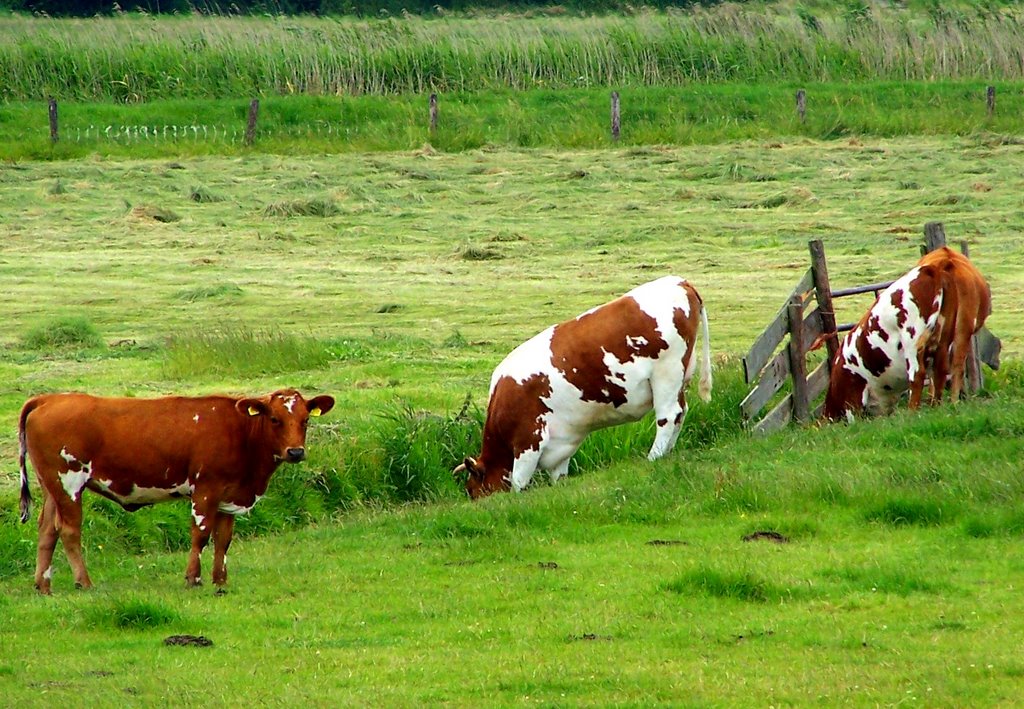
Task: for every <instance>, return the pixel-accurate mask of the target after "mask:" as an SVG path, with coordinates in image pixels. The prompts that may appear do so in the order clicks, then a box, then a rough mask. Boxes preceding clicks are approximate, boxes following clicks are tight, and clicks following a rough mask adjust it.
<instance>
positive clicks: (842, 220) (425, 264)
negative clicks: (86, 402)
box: [0, 2, 1024, 707]
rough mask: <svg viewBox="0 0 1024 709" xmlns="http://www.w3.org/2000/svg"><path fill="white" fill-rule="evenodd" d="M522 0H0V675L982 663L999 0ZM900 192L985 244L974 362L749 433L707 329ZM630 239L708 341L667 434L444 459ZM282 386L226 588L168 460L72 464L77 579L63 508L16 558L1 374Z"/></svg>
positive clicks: (1003, 74)
mask: <svg viewBox="0 0 1024 709" xmlns="http://www.w3.org/2000/svg"><path fill="white" fill-rule="evenodd" d="M552 12H553V11H552ZM543 15H544V13H539V14H534V15H532V16H526V15H515V16H513V15H507V16H506V15H500V16H483V15H481V16H477V15H473V16H469V17H459V18H455V17H448V16H436V17H429V18H428V17H404V18H378V19H368V20H354V19H350V18H327V19H324V18H316V19H314V18H299V19H296V18H256V17H248V18H209V17H199V16H195V17H173V18H159V19H157V18H152V17H146V16H118V17H112V18H94V19H90V20H82V21H79V20H73V21H57V20H52V19H50V18H43V17H23V16H15V15H7V16H3V17H0V67H4V70H5V72H6V73H5V74H4V77H5V80H4V82H0V83H2V85H0V207H2V209H3V219H0V243H2V244H3V248H2V249H0V283H2V284H3V289H2V290H3V301H4V307H3V321H2V326H0V420H2V421H6V422H8V425H4V426H0V649H2V652H0V698H2V702H0V703H3V704H10V705H18V706H42V705H44V704H46V705H49V704H53V703H54V702H57V703H64V704H66V705H68V706H79V705H86V704H88V705H97V706H107V705H118V706H120V705H142V706H152V705H160V704H175V705H177V704H185V703H190V704H191V703H194V704H212V705H219V704H248V705H256V706H262V705H286V706H289V705H298V704H307V705H313V706H334V705H337V706H350V705H372V706H380V705H385V706H413V705H451V706H466V707H477V706H491V705H494V706H499V705H500V706H505V705H523V706H526V705H543V706H694V707H736V706H765V705H773V706H783V705H811V704H814V705H826V706H833V705H853V706H877V705H881V704H884V705H897V704H899V705H910V706H927V707H964V706H1008V705H1014V704H1016V703H1019V701H1020V700H1019V698H1020V696H1022V692H1024V661H1022V660H1021V657H1020V653H1019V651H1018V650H1017V645H1018V638H1019V637H1020V635H1021V632H1022V630H1024V627H1022V621H1021V620H1020V619H1021V618H1022V617H1024V613H1022V610H1024V607H1022V603H1021V600H1020V588H1021V586H1022V585H1024V564H1022V562H1021V561H1020V554H1019V553H1018V552H1019V546H1020V541H1021V537H1022V534H1024V504H1022V499H1024V478H1022V476H1021V469H1020V467H1021V459H1022V456H1021V440H1022V436H1024V364H1022V356H1024V338H1022V336H1021V334H1020V333H1021V331H1022V325H1024V269H1022V268H1021V264H1022V263H1024V236H1022V234H1024V210H1022V209H1021V207H1022V197H1021V195H1022V194H1024V174H1022V172H1021V169H1020V165H1021V164H1024V139H1022V138H1021V135H1024V124H1022V122H1021V116H1022V115H1024V112H1022V110H1021V109H1022V108H1024V106H1022V98H1021V97H1022V95H1024V92H1022V90H1021V88H1022V86H1024V84H1022V81H1024V77H1022V76H1021V73H1020V72H1021V64H1020V62H1019V61H1018V59H1019V47H1020V46H1021V23H1020V17H1021V16H1020V10H1019V8H1017V7H1016V6H1013V5H1002V4H999V3H985V2H977V3H971V4H966V3H965V4H962V5H956V6H955V7H953V6H950V5H949V4H946V3H943V4H942V7H941V8H940V7H939V6H938V5H937V4H925V3H919V2H911V3H908V4H906V5H905V6H900V7H898V8H897V7H894V6H889V5H885V4H874V3H872V4H866V3H847V4H844V5H843V6H842V7H838V6H835V5H833V4H830V3H818V2H808V3H802V4H801V5H800V6H796V5H792V4H764V5H760V4H759V5H757V6H756V7H755V6H754V5H745V6H740V5H736V4H730V3H725V4H722V5H720V6H715V7H712V8H708V9H697V10H693V11H687V12H683V11H669V12H664V13H655V12H648V11H638V12H635V13H632V14H628V15H616V16H612V15H608V16H592V17H585V16H572V15H571V14H560V15H558V16H543ZM548 15H550V13H548ZM496 20H500V21H496ZM5 40H8V41H5ZM988 85H994V86H996V89H997V108H996V111H995V114H994V115H992V116H989V115H988V114H987V113H986V109H985V103H984V95H985V87H986V86H988ZM798 88H805V89H807V92H808V93H807V116H806V120H805V121H803V122H801V121H800V120H799V119H798V118H797V116H796V115H795V111H794V106H793V101H794V92H795V91H796V89H798ZM611 90H618V91H620V94H621V98H622V119H623V120H622V136H621V139H620V141H619V142H618V143H613V142H612V140H611V138H610V137H609V135H608V126H609V112H608V111H609V108H608V106H609V104H608V100H609V92H610V91H611ZM432 91H436V92H439V93H440V94H441V98H440V120H439V124H438V129H437V131H436V132H435V133H433V134H432V133H431V132H430V131H429V128H428V125H427V104H426V101H427V98H426V96H427V93H429V92H432ZM51 94H52V95H54V96H56V97H57V98H58V100H59V101H60V121H61V123H60V125H61V136H60V140H59V142H57V143H56V144H55V145H51V144H50V141H49V134H48V130H47V125H46V103H45V100H46V97H47V96H48V95H51ZM256 96H258V97H260V98H261V100H262V106H261V114H260V123H259V131H258V133H257V137H256V143H255V145H254V146H251V147H247V146H243V145H242V142H241V141H242V138H241V133H242V130H243V128H244V121H245V116H246V112H247V110H248V102H249V99H251V98H253V97H256ZM930 221H941V222H943V223H944V225H945V229H946V234H947V236H948V238H949V240H950V242H951V244H953V245H956V244H958V243H959V242H961V241H963V242H966V243H967V244H968V245H969V246H970V253H971V256H972V259H973V260H974V261H975V263H976V264H977V265H978V266H979V268H980V269H981V271H982V272H983V273H984V274H985V275H986V277H987V278H988V280H989V282H990V284H991V286H992V291H993V301H994V312H993V314H992V316H991V318H990V319H989V321H988V323H987V324H988V327H989V329H990V330H991V331H992V332H993V333H995V334H996V335H997V336H999V337H1000V338H1001V339H1002V342H1003V352H1002V361H1003V367H1002V369H1001V370H1000V371H999V372H997V373H993V372H990V371H987V370H986V372H985V374H986V385H985V388H984V389H983V391H982V392H981V393H980V395H979V396H977V397H975V398H973V399H971V400H970V401H966V402H963V403H961V404H960V405H959V406H957V407H955V408H954V407H952V406H949V405H947V406H944V407H942V408H938V409H932V408H926V409H924V410H922V411H920V412H913V413H912V412H907V411H905V410H901V411H899V412H897V413H896V415H894V416H892V417H890V418H887V419H884V420H859V421H856V422H855V423H852V424H849V425H846V424H843V425H833V426H821V425H818V424H814V425H809V426H806V427H802V428H792V429H789V430H786V431H783V432H781V433H778V434H776V435H772V436H769V437H765V438H754V437H751V436H749V435H748V434H747V433H746V432H745V431H744V430H743V423H742V421H741V420H740V415H739V402H740V401H741V400H742V399H743V397H744V396H745V394H746V386H745V384H744V383H743V381H742V374H741V366H740V361H739V359H740V357H742V355H743V354H744V353H745V352H746V350H747V348H748V347H749V346H750V344H751V343H752V342H753V340H754V338H755V337H756V336H757V335H758V333H759V332H760V331H761V329H762V328H763V327H764V326H765V325H766V324H767V323H768V322H769V321H770V320H771V319H772V318H773V317H774V315H775V314H776V313H777V311H778V310H779V308H780V307H781V306H782V305H783V302H784V299H785V298H786V296H787V295H788V294H789V293H790V291H791V290H792V288H793V287H794V285H795V284H796V282H797V281H798V280H799V278H800V277H801V276H802V274H803V273H804V271H805V270H806V269H807V267H808V264H809V257H808V250H807V243H808V241H809V240H811V239H821V240H822V241H823V242H824V245H825V250H826V254H827V257H828V267H829V272H830V276H831V280H832V284H833V287H834V288H838V287H845V286H852V285H859V284H865V283H873V282H878V281H883V280H888V279H891V278H894V277H897V276H898V275H901V274H902V273H904V272H905V271H906V270H907V269H908V268H910V266H911V265H912V264H913V263H914V262H915V261H916V260H917V258H918V256H919V243H920V242H921V240H922V232H923V225H924V224H925V223H926V222H930ZM669 273H674V274H678V275H681V276H684V277H686V278H688V279H690V280H691V281H693V283H694V284H695V285H696V287H697V288H698V290H699V291H700V293H701V294H702V296H703V298H704V300H705V303H706V305H707V308H708V312H709V316H710V324H711V349H712V352H713V357H714V363H715V388H714V392H713V397H714V398H713V400H712V402H711V403H710V404H703V403H702V402H700V401H699V399H698V398H697V397H695V396H694V397H691V401H690V403H691V408H690V412H689V415H688V417H687V420H686V424H685V426H684V431H683V434H682V436H681V438H680V441H679V444H678V446H677V448H676V450H675V451H674V452H673V453H672V454H671V455H669V456H667V457H666V458H665V459H663V460H661V461H658V462H656V463H648V462H647V461H646V460H645V457H644V456H645V454H646V452H647V449H648V448H649V446H650V444H651V441H652V439H653V436H654V432H653V427H654V426H653V422H652V421H651V420H650V417H648V418H647V419H645V420H643V421H641V422H639V423H637V424H635V425H632V426H624V427H619V428H615V429H610V430H607V431H602V432H599V433H598V434H595V435H593V436H592V437H591V438H590V439H588V440H587V442H586V443H585V444H584V446H583V448H582V449H581V450H580V451H579V453H578V454H577V456H576V458H575V459H574V465H573V468H572V470H571V475H570V477H569V478H568V479H567V480H566V481H563V483H562V484H559V485H557V486H553V485H550V484H549V483H548V482H547V481H546V480H545V479H543V476H539V477H540V479H538V480H536V481H535V484H534V486H533V487H532V489H530V490H529V491H527V492H526V493H524V494H522V495H496V496H493V497H491V498H488V499H486V500H484V501H482V502H480V503H475V504H473V503H470V502H468V501H467V500H466V499H465V496H464V494H463V492H462V491H461V489H460V487H459V486H458V484H457V483H456V482H455V481H454V480H453V479H452V477H451V474H450V470H451V469H452V467H453V466H454V465H455V464H457V463H458V462H459V461H460V460H461V458H462V456H463V455H465V454H475V453H477V452H478V451H479V446H480V433H481V426H482V423H483V415H484V414H483V411H484V407H485V406H486V396H487V386H488V381H489V377H490V373H491V371H492V369H493V367H494V366H495V365H496V364H497V363H498V362H499V361H500V360H501V358H502V357H504V355H505V354H506V353H507V352H508V351H510V350H511V349H512V348H513V347H514V346H515V345H517V344H518V343H519V342H521V341H523V340H524V339H526V338H528V337H530V336H532V335H533V334H535V333H536V332H537V331H539V330H541V329H542V328H544V327H546V326H547V325H550V324H552V323H554V322H558V321H561V320H564V319H566V318H568V317H571V316H573V315H576V314H578V313H579V312H581V311H583V310H585V309H587V308H590V307H592V306H594V305H597V304H599V303H602V302H605V301H607V300H610V299H612V298H614V297H616V296H618V295H619V294H621V293H623V292H624V291H626V290H628V289H630V288H632V287H633V286H635V285H637V284H639V283H641V282H644V281H647V280H651V279H654V278H657V277H660V276H662V275H665V274H669ZM869 303H870V296H863V297H858V298H848V299H843V300H841V301H838V302H837V319H838V320H839V321H841V322H843V321H846V322H849V321H852V320H855V319H856V318H857V317H858V316H859V315H860V314H861V312H863V310H864V309H865V308H866V307H867V306H868V305H869ZM819 356H820V355H819ZM284 386H294V387H297V388H300V389H301V390H302V391H303V393H305V394H307V395H312V394H318V393H330V394H332V395H333V396H335V397H336V398H337V401H338V404H337V406H336V407H335V409H334V410H332V411H331V412H330V413H329V414H328V415H327V416H326V417H324V418H322V419H317V420H315V421H314V422H313V424H312V425H311V428H310V433H309V439H308V449H309V457H308V459H307V461H306V462H305V463H303V464H301V465H297V466H289V467H286V468H282V469H281V470H279V472H278V473H277V474H276V475H275V477H274V479H273V481H272V482H271V486H270V489H269V492H268V494H267V496H266V497H265V499H263V500H262V501H261V503H260V504H259V505H258V506H257V507H256V508H255V509H254V510H253V512H252V513H251V514H250V515H248V516H245V517H240V518H239V519H238V521H237V524H236V536H235V543H234V545H233V546H232V551H231V580H230V584H229V587H228V592H227V593H226V594H224V595H217V594H215V593H214V592H213V591H212V589H211V588H210V587H209V586H207V587H205V588H201V589H194V590H191V591H186V590H185V589H184V584H183V580H182V578H183V573H184V566H185V563H186V556H187V548H188V545H189V520H190V517H189V511H188V506H187V505H183V504H178V505H172V504H168V505H161V506H158V507H155V508H149V509H143V510H140V511H138V512H135V513H131V514H129V513H126V512H124V511H123V510H121V509H120V508H118V507H116V506H115V505H113V504H111V503H109V502H107V501H106V500H103V499H102V498H99V497H98V496H96V495H87V496H86V498H85V507H86V512H85V524H84V529H83V542H84V548H85V556H86V560H87V563H88V565H89V569H90V572H91V575H92V578H93V580H94V582H95V583H96V588H95V589H94V590H93V591H91V592H87V593H83V592H77V591H75V590H74V589H73V588H72V583H71V575H70V571H69V569H68V565H67V562H66V560H65V557H64V555H63V551H62V550H61V549H58V551H57V554H56V555H55V557H54V595H53V596H52V597H49V598H43V597H40V596H38V595H37V594H36V592H35V591H34V590H33V589H32V573H33V570H34V564H35V540H36V530H35V525H34V524H31V523H29V524H27V525H21V524H18V521H17V518H18V515H17V493H18V478H17V473H16V469H17V460H16V459H17V441H16V423H15V422H16V421H17V414H18V411H19V409H20V407H21V405H22V403H23V402H24V401H25V400H26V399H27V398H28V397H30V396H32V395H34V394H37V393H41V392H48V391H63V390H81V391H89V392H92V393H97V394H106V395H125V396H138V397H145V396H159V395H164V394H171V393H180V394H195V395H200V394H207V393H214V392H226V393H235V394H253V395H256V394H262V393H266V392H269V391H272V390H274V389H277V388H280V387H284ZM32 490H33V495H34V497H35V501H36V505H37V507H36V511H38V503H39V491H38V486H37V485H36V483H35V482H34V481H33V483H32ZM203 561H204V564H205V567H206V568H205V571H206V575H205V578H206V580H207V583H209V570H210V565H211V562H212V559H211V557H210V555H209V554H207V555H206V556H205V557H204V560H203ZM181 635H189V636H202V637H203V638H205V639H206V640H207V641H208V642H210V643H212V646H200V647H181V646H177V645H169V644H166V643H165V639H167V638H169V637H171V636H181Z"/></svg>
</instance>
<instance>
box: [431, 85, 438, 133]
mask: <svg viewBox="0 0 1024 709" xmlns="http://www.w3.org/2000/svg"><path fill="white" fill-rule="evenodd" d="M435 133H437V94H430V135H431V136H433V135H434V134H435Z"/></svg>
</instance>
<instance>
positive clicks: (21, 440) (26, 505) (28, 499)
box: [18, 399, 38, 524]
mask: <svg viewBox="0 0 1024 709" xmlns="http://www.w3.org/2000/svg"><path fill="white" fill-rule="evenodd" d="M37 405H38V403H37V400H36V399H29V400H28V401H27V402H26V403H25V405H24V406H23V407H22V408H21V417H20V418H19V419H18V467H19V469H20V471H21V523H22V524H24V523H25V522H28V517H29V513H30V512H31V510H32V493H31V492H30V491H29V489H28V469H27V468H26V467H25V457H26V454H27V453H28V438H27V436H26V434H25V422H26V421H27V420H28V415H29V414H30V413H32V411H33V409H35V408H36V406H37Z"/></svg>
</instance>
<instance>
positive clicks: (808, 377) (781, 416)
mask: <svg viewBox="0 0 1024 709" xmlns="http://www.w3.org/2000/svg"><path fill="white" fill-rule="evenodd" d="M924 233H925V243H924V244H923V245H922V247H921V253H922V254H924V253H927V252H928V251H932V250H934V249H937V248H939V247H940V246H945V245H946V235H945V231H944V229H943V226H942V224H941V223H940V222H929V223H928V224H926V225H925V227H924ZM808 247H809V249H810V255H811V267H810V268H809V269H808V270H807V272H806V273H805V274H804V276H803V278H801V279H800V282H799V283H798V284H797V286H796V288H794V289H793V292H792V293H791V294H790V296H789V298H787V299H786V303H785V305H783V306H782V308H781V309H780V310H779V312H778V313H777V314H776V316H775V318H774V319H773V320H772V322H771V323H770V324H769V325H768V327H766V328H765V329H764V331H763V332H762V333H761V334H760V335H759V336H758V338H757V339H756V340H755V341H754V344H753V345H752V346H751V347H750V350H749V351H748V352H747V355H746V357H744V358H743V375H744V378H745V379H746V382H747V384H748V385H752V386H753V388H752V389H751V391H750V393H749V394H747V397H746V398H745V399H744V400H743V402H742V403H741V404H740V409H741V411H742V414H743V419H744V421H746V422H747V425H748V427H749V428H750V429H751V430H752V431H753V432H754V433H758V434H765V433H769V432H771V431H775V430H778V429H780V428H782V427H783V426H785V425H786V424H787V423H789V422H790V421H794V422H796V423H804V422H806V421H810V420H813V419H816V418H818V417H819V416H820V415H821V408H822V406H823V403H819V404H818V405H817V406H814V402H815V401H816V400H817V398H818V397H819V396H821V395H823V394H824V393H825V389H826V388H827V387H828V380H829V368H830V366H831V363H832V360H833V359H835V355H836V352H837V351H838V349H839V333H841V332H846V331H847V330H851V329H853V328H854V327H855V325H856V323H845V324H840V325H837V324H836V319H835V311H834V310H833V306H832V302H833V300H834V299H835V298H845V297H848V296H853V295H859V294H862V293H874V294H875V295H876V296H877V294H878V292H879V291H882V290H884V289H886V288H888V287H889V286H890V285H891V284H892V281H886V282H884V283H871V284H868V285H862V286H853V287H851V288H842V289H839V290H835V291H833V290H832V288H831V285H830V284H829V279H828V266H827V264H826V262H825V247H824V245H823V244H822V242H821V241H820V240H815V241H811V242H809V244H808ZM961 250H962V251H963V252H964V254H965V255H966V254H967V244H966V242H964V243H962V244H961ZM812 300H813V302H812ZM787 336H788V337H789V342H788V343H786V345H785V346H784V347H783V348H782V349H781V350H780V351H778V352H776V349H777V348H778V346H779V345H780V344H782V342H783V341H784V340H785V339H786V337H787ZM822 343H824V345H825V348H826V357H825V359H824V361H822V362H821V363H819V364H818V366H817V367H815V368H814V370H813V371H812V372H811V373H810V374H808V373H807V355H808V353H809V352H811V351H812V350H816V349H818V348H819V347H820V346H821V344H822ZM973 345H974V346H973V347H972V348H971V357H970V358H969V359H968V364H967V382H966V386H965V391H967V392H970V393H973V392H976V391H977V390H978V389H979V388H981V385H982V374H981V367H980V366H979V360H980V361H982V362H985V363H986V364H988V365H989V367H991V368H992V369H998V368H999V350H1000V349H1001V347H1002V344H1001V343H1000V341H999V338H997V337H995V336H994V335H993V334H992V333H990V332H989V331H988V330H987V329H985V328H982V329H981V331H980V332H979V333H978V334H977V335H975V337H974V340H973ZM786 382H790V383H791V388H790V391H789V392H788V393H787V394H786V395H785V396H784V397H783V398H782V400H781V401H779V402H778V403H777V404H776V405H775V406H774V407H773V408H772V409H771V410H770V411H769V412H768V413H767V414H765V415H764V416H763V417H762V418H760V420H758V417H759V416H760V415H761V411H762V410H763V409H764V408H765V407H766V406H767V405H768V403H769V402H770V401H771V400H772V399H773V398H774V397H775V395H776V394H778V392H779V391H780V390H781V389H782V387H783V386H785V384H786Z"/></svg>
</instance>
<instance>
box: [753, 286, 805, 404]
mask: <svg viewBox="0 0 1024 709" xmlns="http://www.w3.org/2000/svg"><path fill="white" fill-rule="evenodd" d="M813 285H814V274H813V273H812V272H811V269H807V272H806V273H805V274H804V276H803V278H801V279H800V282H799V283H798V284H797V286H796V288H794V289H793V292H792V293H791V294H790V295H789V298H787V299H786V305H784V306H783V307H782V309H781V310H780V311H779V312H778V313H777V314H776V315H775V319H774V320H772V322H771V324H769V325H768V327H766V328H765V329H764V331H763V332H762V333H761V334H760V335H758V337H757V339H756V340H754V344H753V345H751V346H750V350H749V351H748V352H747V356H746V357H744V358H743V376H744V378H745V379H746V382H747V384H751V383H753V381H754V378H755V377H757V375H758V374H759V373H760V371H761V370H762V369H763V368H764V366H765V365H766V364H767V363H768V360H769V359H771V356H772V352H774V351H775V348H776V347H778V346H779V344H781V342H782V339H783V338H784V337H785V336H786V333H787V332H788V331H789V314H788V312H787V310H788V308H789V301H790V300H791V299H792V297H793V296H794V295H800V297H801V298H803V297H804V296H805V295H806V294H807V293H808V292H809V291H810V290H811V288H812V287H813Z"/></svg>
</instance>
